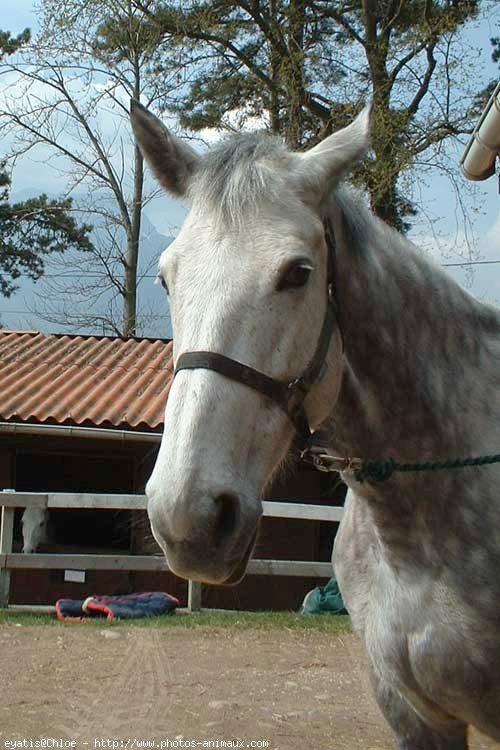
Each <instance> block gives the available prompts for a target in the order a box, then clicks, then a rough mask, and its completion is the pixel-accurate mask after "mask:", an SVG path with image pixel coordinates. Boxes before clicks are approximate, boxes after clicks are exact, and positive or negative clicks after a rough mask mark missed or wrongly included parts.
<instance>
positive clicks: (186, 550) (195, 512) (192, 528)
mask: <svg viewBox="0 0 500 750" xmlns="http://www.w3.org/2000/svg"><path fill="white" fill-rule="evenodd" d="M148 513H149V518H150V522H151V529H152V531H153V535H154V537H155V539H156V541H157V542H158V544H159V545H160V547H161V549H162V550H163V552H164V554H165V557H166V559H167V563H168V566H169V568H170V570H171V571H172V572H173V573H175V574H176V575H178V576H179V577H181V578H186V579H189V580H193V581H201V582H204V583H211V584H217V585H234V584H236V583H238V582H239V581H240V580H241V579H242V578H243V576H244V574H245V571H246V567H247V563H248V560H249V559H250V556H251V554H252V551H253V548H254V546H255V541H256V538H257V532H258V526H259V521H260V517H261V515H262V503H261V502H260V501H258V502H255V501H254V502H253V503H251V502H249V501H248V500H243V499H242V497H241V496H238V495H236V494H234V493H232V492H227V491H225V492H218V493H214V494H212V495H211V496H210V495H209V496H208V497H207V495H205V497H198V498H197V499H196V501H195V500H193V499H191V498H189V499H188V500H184V502H182V501H181V500H179V499H178V498H177V499H176V500H175V501H173V500H172V499H163V498H159V497H158V496H155V495H152V494H150V495H149V502H148Z"/></svg>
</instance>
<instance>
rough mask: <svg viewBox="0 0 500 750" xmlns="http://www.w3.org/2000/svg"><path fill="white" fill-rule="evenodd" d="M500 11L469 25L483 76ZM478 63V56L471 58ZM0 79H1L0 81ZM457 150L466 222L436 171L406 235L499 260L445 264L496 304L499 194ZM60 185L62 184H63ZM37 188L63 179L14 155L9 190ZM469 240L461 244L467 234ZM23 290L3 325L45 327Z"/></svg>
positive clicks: (7, 307) (16, 2)
mask: <svg viewBox="0 0 500 750" xmlns="http://www.w3.org/2000/svg"><path fill="white" fill-rule="evenodd" d="M498 5H499V8H498V11H497V12H495V13H494V14H492V15H491V16H490V17H489V18H486V19H483V20H482V22H481V23H480V24H476V25H475V27H473V28H471V31H470V35H469V36H470V41H471V42H472V43H473V44H475V45H476V46H477V47H479V48H480V49H481V50H482V51H481V53H480V63H479V64H480V65H481V66H482V68H483V71H484V81H485V82H487V81H488V80H491V79H493V78H494V77H495V76H496V77H498V66H497V65H495V64H494V63H493V62H492V61H491V46H490V44H489V39H490V37H492V36H499V35H500V3H499V4H498ZM34 7H35V2H34V0H0V29H3V30H8V31H11V32H12V33H13V34H17V33H19V32H20V31H22V30H23V29H24V28H25V27H30V28H31V29H32V31H33V30H36V12H35V10H34ZM475 64H476V65H477V62H476V61H475ZM0 83H1V81H0ZM461 155H462V153H461V151H460V150H456V151H455V152H454V153H453V152H452V159H453V160H456V169H457V174H456V181H457V183H458V184H459V185H460V190H461V200H462V201H463V202H464V204H465V205H466V207H467V211H468V215H469V220H470V226H468V227H467V226H466V224H465V223H464V219H463V215H462V213H461V210H460V208H459V205H458V203H457V198H456V196H455V195H454V193H453V192H452V191H451V189H450V185H449V182H448V181H447V180H446V179H445V178H441V177H439V176H437V175H435V176H433V178H432V180H430V181H429V180H428V178H424V177H422V179H421V180H418V181H417V182H418V189H417V196H416V197H417V198H418V202H419V205H421V206H422V207H423V211H422V212H421V215H420V218H419V220H418V221H417V222H416V223H415V225H414V228H413V230H412V231H411V233H410V238H411V239H412V240H413V241H414V242H416V243H417V244H419V245H420V246H421V247H422V248H423V250H424V252H427V253H429V254H430V255H432V256H433V257H434V258H435V259H436V260H437V261H438V262H440V263H442V264H451V263H460V261H461V260H463V258H464V255H465V256H468V255H469V253H470V252H471V250H470V248H472V255H473V258H474V260H481V261H492V260H495V261H496V260H498V261H499V263H498V264H478V265H474V266H467V267H462V268H460V267H450V266H449V267H448V272H449V273H450V275H451V276H453V278H455V279H456V280H457V281H458V282H459V283H460V284H462V285H464V286H466V287H467V288H468V290H469V291H471V292H472V293H473V294H475V295H476V296H477V297H479V298H480V299H484V300H485V301H489V302H493V303H496V304H498V305H500V196H499V184H498V180H497V179H496V177H493V178H490V179H489V180H486V181H484V182H481V183H476V184H472V183H468V182H467V181H466V180H465V179H464V178H463V177H462V176H461V175H460V172H459V168H458V161H459V159H460V157H461ZM62 189H64V188H62ZM39 192H48V193H49V194H51V193H53V194H59V193H61V180H60V177H58V176H57V175H56V174H55V173H54V172H50V170H47V169H46V168H45V166H44V164H43V163H40V161H33V160H32V159H30V158H24V159H21V160H19V161H18V163H17V165H16V168H15V172H14V179H13V191H12V195H13V197H14V198H15V197H16V196H19V197H27V196H28V195H36V194H38V193H39ZM185 213H186V207H185V206H183V205H182V204H181V203H179V202H177V201H174V200H172V199H170V198H168V197H167V196H164V195H162V196H159V197H158V198H156V199H155V200H154V201H153V202H152V203H151V204H150V205H149V206H148V208H147V215H148V218H149V220H150V221H151V222H152V224H153V225H154V227H155V228H156V230H157V231H158V232H159V233H161V234H164V235H166V236H167V237H170V236H173V235H175V233H176V231H177V229H178V227H179V226H180V225H181V223H182V220H183V217H184V216H185ZM466 234H467V236H468V238H469V246H468V247H466V246H465V242H464V240H465V235H466ZM26 295H28V297H29V295H30V284H24V285H23V289H22V290H21V292H20V293H18V294H16V295H13V297H11V298H10V299H9V300H4V299H1V298H0V319H1V321H2V323H3V325H4V326H5V327H14V326H15V327H19V325H20V321H21V322H23V323H24V325H29V327H35V328H39V329H41V330H45V331H47V330H50V325H49V329H47V324H46V323H44V322H43V321H41V320H37V319H36V318H34V317H33V316H29V315H24V316H23V317H21V318H20V317H19V315H18V314H17V312H16V311H22V310H25V309H26V299H27V297H26Z"/></svg>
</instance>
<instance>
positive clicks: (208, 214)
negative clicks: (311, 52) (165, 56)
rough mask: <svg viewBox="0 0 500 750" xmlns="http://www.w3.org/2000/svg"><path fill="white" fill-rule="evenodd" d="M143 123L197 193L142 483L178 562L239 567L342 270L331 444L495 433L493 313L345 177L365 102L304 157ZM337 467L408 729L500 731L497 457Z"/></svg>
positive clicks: (420, 451) (199, 575) (351, 557)
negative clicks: (190, 140)
mask: <svg viewBox="0 0 500 750" xmlns="http://www.w3.org/2000/svg"><path fill="white" fill-rule="evenodd" d="M132 124H133V128H134V132H135V135H136V139H137V141H138V143H139V146H140V148H141V150H142V152H143V154H144V156H145V157H146V159H147V160H148V162H149V164H150V166H151V168H152V170H153V172H154V173H155V175H156V177H157V178H158V179H159V181H160V182H161V184H162V185H163V186H164V187H165V188H166V189H167V190H168V191H169V192H170V193H171V194H173V195H176V196H180V197H184V196H186V197H188V198H189V199H190V201H191V209H190V212H189V214H188V216H187V219H186V221H185V223H184V226H183V227H182V229H181V231H180V233H179V236H178V237H177V238H176V239H175V241H174V242H173V243H172V245H171V246H170V247H169V248H168V251H167V252H165V253H164V254H163V255H162V257H161V259H160V278H161V280H162V282H163V283H164V284H165V285H166V286H168V289H169V292H170V302H171V313H172V323H173V330H174V356H175V360H176V363H177V369H178V370H179V371H178V372H177V374H176V377H175V380H174V382H173V384H172V388H171V390H170V394H169V398H168V404H167V409H166V415H165V431H164V435H163V440H162V444H161V449H160V452H159V455H158V459H157V462H156V465H155V468H154V471H153V474H152V476H151V479H150V481H149V484H148V487H147V494H148V497H149V514H150V518H151V523H152V528H153V532H154V534H155V537H156V539H157V540H158V542H159V544H160V545H161V547H162V548H163V550H164V552H165V554H166V555H167V558H168V563H169V565H170V566H171V568H172V569H173V570H174V571H175V572H176V573H178V574H179V575H181V576H184V577H189V578H192V579H199V580H204V581H208V582H212V583H218V584H220V583H231V582H235V581H238V580H239V579H240V578H241V576H242V575H243V573H244V571H245V567H246V564H247V561H248V558H249V556H250V554H251V551H252V548H253V544H254V540H255V534H256V529H257V525H258V522H259V518H260V515H261V502H260V500H259V498H260V497H262V494H263V491H264V488H265V486H266V485H267V484H268V483H269V481H270V480H271V478H272V477H273V475H274V474H275V473H276V471H277V469H278V467H279V466H280V465H282V463H283V462H284V460H285V458H286V456H287V454H288V452H289V449H290V446H291V445H292V442H293V440H294V436H295V433H296V428H297V420H296V419H295V416H296V414H295V411H294V412H293V414H292V412H291V411H289V410H288V411H287V409H288V407H287V406H286V404H285V405H283V403H281V402H280V401H279V399H280V398H281V397H282V390H283V388H285V387H286V385H283V384H290V387H292V386H293V387H294V388H295V384H296V379H297V378H299V380H300V376H301V373H304V372H308V374H310V367H309V363H310V362H311V358H314V357H315V352H316V349H317V348H318V340H319V338H321V337H323V333H322V331H323V328H324V326H325V323H324V321H325V319H326V316H327V314H328V310H329V309H330V308H329V304H330V300H329V297H328V295H327V294H326V288H327V279H326V276H327V274H328V275H329V276H331V277H332V283H331V284H330V285H329V286H330V287H331V288H330V298H331V297H332V294H333V296H334V297H335V320H334V324H333V325H331V326H330V331H329V334H328V345H327V347H326V348H327V352H326V354H325V356H326V362H325V364H326V367H321V368H318V367H316V368H313V369H314V370H315V372H314V382H312V383H309V386H310V387H309V389H308V390H307V393H306V391H305V390H304V399H305V400H304V401H303V406H304V413H305V415H306V418H307V421H308V423H309V425H310V426H311V427H312V428H315V429H316V428H319V427H321V429H322V431H323V433H325V432H326V434H327V435H329V447H330V448H331V449H332V450H334V451H335V452H336V453H337V454H340V455H343V456H356V457H361V458H363V459H380V458H386V457H392V458H394V459H395V460H397V461H425V460H437V459H453V458H456V457H462V456H468V455H482V454H488V453H490V454H491V453H494V452H496V451H498V450H499V449H500V315H499V313H498V312H497V310H495V309H493V308H492V307H488V306H486V305H483V304H481V303H479V302H477V301H476V300H474V299H473V298H471V297H470V296H469V295H468V294H467V293H466V292H465V291H463V290H462V289H461V288H460V287H459V286H458V285H457V284H455V282H454V281H452V280H451V279H450V278H449V277H448V276H447V275H446V274H445V273H444V272H443V271H442V270H441V269H440V268H438V267H437V266H435V265H433V264H431V263H430V262H429V261H428V260H427V259H425V258H424V257H423V256H422V254H421V253H419V252H418V251H417V250H416V249H415V248H414V246H413V245H412V244H411V243H410V242H409V241H408V240H406V239H405V238H404V237H402V236H400V235H399V234H398V233H396V232H395V231H393V230H392V229H390V228H389V227H387V226H386V225H385V224H384V223H382V222H381V221H379V220H377V219H376V218H375V217H374V216H373V215H372V214H371V213H370V211H369V210H368V208H367V207H366V206H365V205H364V203H363V201H362V200H360V198H359V197H357V196H356V195H354V194H352V193H351V192H349V191H347V190H346V189H345V188H342V187H341V186H339V182H340V180H341V178H342V176H343V174H345V173H346V172H347V171H348V170H349V168H350V167H351V166H352V165H353V164H354V163H355V162H356V160H358V159H359V158H360V157H361V156H362V154H363V152H364V151H365V149H366V147H367V143H368V131H369V115H368V113H367V111H364V112H363V113H361V115H360V116H358V118H357V119H356V120H355V121H354V122H353V123H352V124H351V125H350V126H349V127H347V128H345V129H344V130H341V131H339V132H337V133H335V134H333V135H331V136H329V137H328V138H326V139H325V140H324V141H323V142H322V143H320V144H319V145H318V146H316V147H314V148H312V149H310V150H309V151H307V152H306V153H303V154H297V153H290V152H289V151H288V150H287V149H286V147H285V146H284V145H283V144H282V143H281V141H280V140H279V139H275V138H272V137H269V136H267V135H263V134H250V135H239V136H236V137H233V138H231V139H229V140H227V141H225V142H223V143H221V144H219V145H218V146H215V147H214V148H213V149H211V150H210V151H209V152H208V153H207V154H204V155H202V156H199V155H198V154H196V152H195V151H193V150H192V148H191V147H190V146H189V145H188V144H186V143H184V142H182V141H181V140H180V139H177V138H175V137H174V136H172V135H171V134H169V133H168V131H167V130H166V129H165V128H164V126H163V125H162V124H161V122H160V121H159V120H157V119H156V118H155V117H154V116H153V115H151V114H150V113H149V112H148V111H147V110H146V109H144V108H143V107H142V106H141V105H139V104H138V103H133V106H132ZM325 230H326V231H325ZM329 235H333V238H334V239H333V240H332V239H331V238H329ZM333 247H335V256H336V257H335V258H333V260H332V258H331V257H330V256H332V253H333ZM329 258H330V259H329ZM332 264H333V265H334V268H333V272H332ZM333 282H334V283H333ZM323 338H324V337H323ZM342 339H343V341H342ZM200 352H201V353H202V355H203V356H206V353H216V354H218V355H222V356H220V357H219V359H220V361H221V362H223V364H224V367H222V365H221V366H220V367H219V370H217V368H216V366H215V364H214V360H213V357H212V359H211V360H210V362H208V361H207V363H205V364H203V362H202V361H200V357H199V354H200ZM186 353H190V355H189V356H190V357H191V361H190V365H191V366H189V363H188V364H187V365H186V363H185V362H184V364H183V366H182V367H179V361H180V357H181V355H183V356H185V355H186ZM193 353H194V355H195V361H194V363H193V359H192V358H193ZM196 357H198V359H196ZM235 362H236V363H238V362H239V363H243V364H244V365H245V366H250V367H251V368H254V370H253V371H254V372H255V371H257V376H258V377H257V376H251V377H250V375H251V373H250V375H249V374H248V373H249V369H250V368H249V367H241V365H239V366H238V365H235ZM228 363H229V364H228ZM231 363H232V366H233V370H234V368H235V367H236V368H238V367H239V370H238V372H237V373H236V374H235V373H234V372H233V374H231V373H230V372H228V369H227V368H228V367H229V365H230V364H231ZM243 370H244V371H245V372H243ZM266 376H267V380H266ZM245 377H247V378H250V380H249V382H245ZM252 378H253V380H252ZM271 379H272V381H273V383H274V384H275V386H276V383H278V385H279V384H281V391H280V390H279V388H278V386H276V388H278V391H279V393H277V395H276V394H275V395H274V396H273V397H271V396H270V395H269V393H268V392H267V391H265V389H264V385H265V383H264V385H262V383H263V382H264V381H266V382H267V381H269V380H271ZM250 381H251V382H250ZM257 381H258V382H259V383H260V385H261V386H262V387H257V386H256V385H255V382H257ZM267 386H269V388H270V389H271V390H272V386H271V385H270V384H269V383H267ZM267 386H266V387H267ZM280 394H281V395H280ZM280 407H281V408H280ZM302 416H304V415H302ZM343 478H344V480H345V482H346V483H347V485H348V487H349V492H348V498H347V501H346V507H345V515H344V518H343V520H342V523H341V527H340V530H339V533H338V536H337V540H336V545H335V551H334V566H335V571H336V574H337V576H338V579H339V582H340V586H341V590H342V593H343V595H344V597H345V600H346V603H347V607H348V609H349V611H350V613H351V616H352V620H353V623H354V627H355V629H356V631H357V632H358V633H359V635H360V636H361V638H362V639H363V641H364V643H365V646H366V649H367V652H368V656H369V659H370V664H371V677H372V681H373V686H374V690H375V694H376V697H377V700H378V703H379V705H380V707H381V709H382V711H383V713H384V715H385V717H386V719H387V721H388V722H389V724H390V725H391V727H392V728H393V730H394V732H395V733H396V736H397V738H398V741H399V746H400V747H401V748H405V750H464V749H465V748H467V738H466V731H467V725H468V724H472V725H474V726H476V727H478V728H479V729H480V730H482V731H483V732H484V733H486V734H487V735H489V736H491V737H493V738H495V739H497V740H500V503H499V484H500V465H498V464H494V465H492V466H485V467H477V468H476V467H474V468H463V469H458V470H455V471H451V470H450V471H441V472H439V473H431V472H422V473H407V474H403V473H401V474H398V473H394V474H393V475H392V476H391V477H390V478H388V479H387V481H385V482H376V481H365V482H363V483H361V482H359V481H357V479H356V478H355V475H354V473H353V472H352V471H349V470H348V471H345V472H344V473H343Z"/></svg>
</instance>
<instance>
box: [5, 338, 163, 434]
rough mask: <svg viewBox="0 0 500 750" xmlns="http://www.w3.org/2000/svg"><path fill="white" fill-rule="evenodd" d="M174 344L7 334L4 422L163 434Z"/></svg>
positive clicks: (156, 340) (151, 341) (158, 341)
mask: <svg viewBox="0 0 500 750" xmlns="http://www.w3.org/2000/svg"><path fill="white" fill-rule="evenodd" d="M172 373H173V361H172V342H171V341H165V340H162V339H135V338H133V339H120V338H110V337H106V336H73V335H66V334H64V335H54V336H44V335H43V334H41V333H38V332H36V331H0V420H1V421H4V422H32V423H33V422H35V423H39V424H40V423H49V424H70V425H76V426H81V425H85V426H94V427H107V428H110V427H111V428H116V429H125V430H126V429H129V430H146V431H149V430H151V431H154V432H160V431H161V429H162V427H163V414H164V411H165V403H166V400H167V393H168V391H169V389H170V384H171V380H172Z"/></svg>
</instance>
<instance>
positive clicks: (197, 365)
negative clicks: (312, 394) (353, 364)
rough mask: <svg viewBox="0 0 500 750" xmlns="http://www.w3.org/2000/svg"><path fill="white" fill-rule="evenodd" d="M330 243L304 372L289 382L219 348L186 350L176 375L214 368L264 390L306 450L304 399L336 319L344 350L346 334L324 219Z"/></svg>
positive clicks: (320, 370)
mask: <svg viewBox="0 0 500 750" xmlns="http://www.w3.org/2000/svg"><path fill="white" fill-rule="evenodd" d="M325 240H326V245H327V250H328V252H327V269H326V292H327V304H326V312H325V317H324V320H323V325H322V327H321V332H320V334H319V339H318V343H317V345H316V350H315V352H314V355H313V357H312V359H311V361H310V362H309V364H308V365H307V367H306V369H305V370H304V371H303V373H302V375H300V376H299V377H298V378H294V379H293V380H291V381H290V382H289V383H284V382H283V381H281V380H276V379H275V378H271V377H270V376H269V375H265V373H263V372H259V370H255V369H254V368H253V367H250V366H249V365H245V364H243V363H242V362H238V361H237V360H236V359H231V358H230V357H226V356H225V355H224V354H218V353H217V352H205V351H198V352H184V353H183V354H181V355H180V357H179V358H178V360H177V364H176V367H175V373H174V377H175V375H177V373H178V372H180V370H198V369H203V370H213V371H214V372H218V373H219V374H220V375H223V376H224V377H226V378H229V379H230V380H235V381H237V382H238V383H242V384H243V385H246V386H248V387H249V388H252V389H253V390H254V391H258V392H259V393H262V394H263V395H264V396H267V398H270V399H271V400H272V401H274V403H275V404H277V405H278V406H279V407H280V408H281V409H282V410H283V411H284V412H285V414H287V416H288V417H289V418H290V420H291V421H292V422H293V424H294V426H295V429H296V431H297V434H298V437H299V446H298V447H299V449H300V450H302V451H303V450H305V449H306V447H307V446H308V445H309V443H310V439H311V429H310V427H309V420H308V418H307V414H306V411H305V408H304V401H305V399H306V396H307V394H308V393H309V391H310V390H311V388H312V386H313V385H314V384H315V383H316V381H317V380H318V379H319V378H320V377H321V375H322V373H323V372H324V369H325V367H326V356H327V354H328V348H329V346H330V340H331V337H332V333H333V329H334V326H335V323H337V327H338V330H339V332H340V337H341V340H342V351H343V350H344V337H343V334H342V327H341V325H340V320H339V315H338V310H337V305H336V302H335V292H336V289H335V271H336V245H335V237H334V234H333V229H332V227H331V225H330V222H329V221H327V222H326V223H325Z"/></svg>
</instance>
